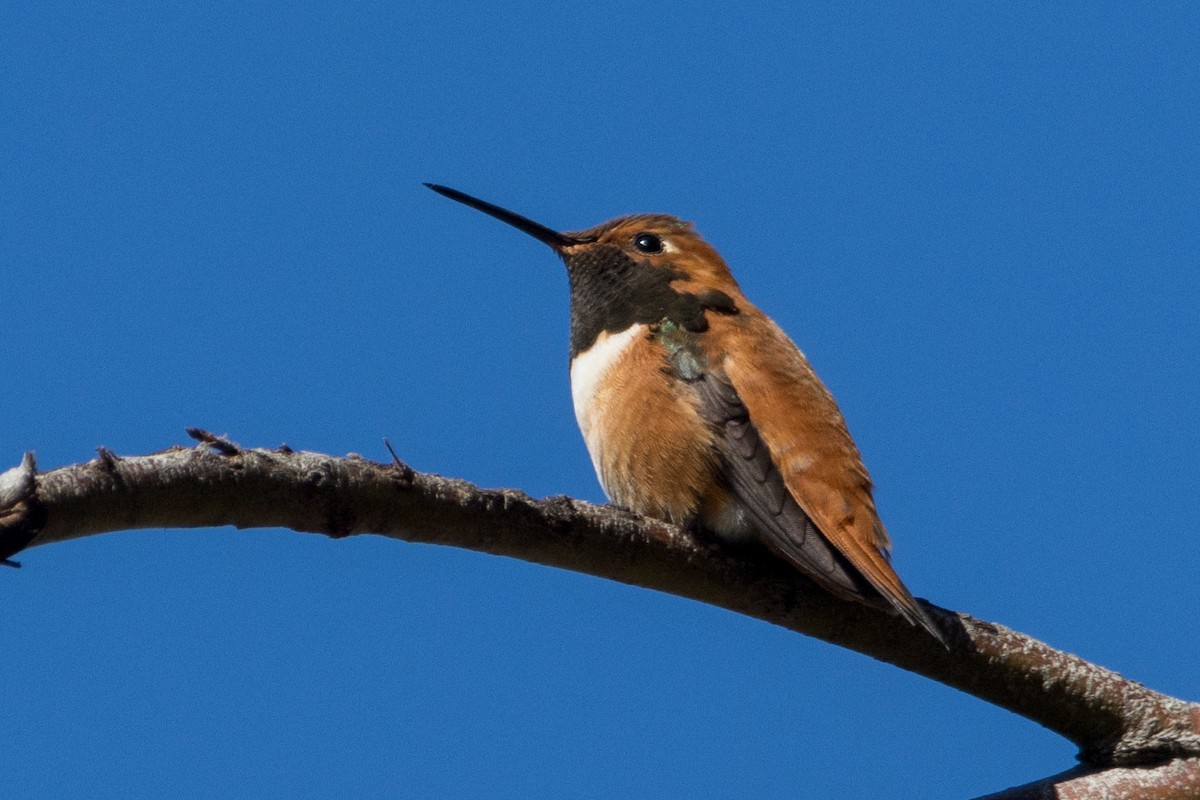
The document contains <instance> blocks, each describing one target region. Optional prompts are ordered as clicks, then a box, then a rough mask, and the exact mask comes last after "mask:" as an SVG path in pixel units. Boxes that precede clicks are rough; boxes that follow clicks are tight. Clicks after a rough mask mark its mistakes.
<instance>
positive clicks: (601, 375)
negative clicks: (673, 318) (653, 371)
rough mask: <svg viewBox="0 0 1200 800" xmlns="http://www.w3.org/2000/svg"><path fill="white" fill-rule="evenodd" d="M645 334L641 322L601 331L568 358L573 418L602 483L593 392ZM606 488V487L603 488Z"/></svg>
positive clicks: (644, 327)
mask: <svg viewBox="0 0 1200 800" xmlns="http://www.w3.org/2000/svg"><path fill="white" fill-rule="evenodd" d="M645 333H646V326H645V325H640V324H639V325H632V326H630V327H628V328H626V329H625V330H623V331H621V332H620V333H615V334H610V333H606V332H605V333H601V334H600V337H599V338H598V339H596V343H595V344H593V345H592V346H591V347H590V348H589V349H588V351H587V352H586V353H580V354H579V355H577V356H575V358H574V359H573V360H572V361H571V399H572V400H573V401H574V403H575V421H576V422H578V423H579V430H580V431H581V432H582V433H583V440H584V441H585V442H586V443H587V449H588V453H589V454H590V455H591V457H592V466H594V467H595V468H596V476H597V477H598V478H599V479H600V484H601V485H602V486H603V485H604V476H603V475H602V474H601V472H600V451H601V449H602V442H601V440H600V437H601V432H600V429H599V426H597V425H594V424H593V422H594V418H595V409H596V395H597V393H598V392H599V390H600V387H601V386H603V385H604V379H605V376H606V375H608V373H609V371H610V370H611V369H612V368H613V367H614V366H616V365H617V363H618V362H620V360H621V359H622V358H623V357H624V356H625V353H626V352H627V351H628V350H629V348H630V346H631V345H632V344H633V343H634V342H636V341H637V340H638V338H639V337H641V336H644V335H645ZM605 491H607V487H606V488H605Z"/></svg>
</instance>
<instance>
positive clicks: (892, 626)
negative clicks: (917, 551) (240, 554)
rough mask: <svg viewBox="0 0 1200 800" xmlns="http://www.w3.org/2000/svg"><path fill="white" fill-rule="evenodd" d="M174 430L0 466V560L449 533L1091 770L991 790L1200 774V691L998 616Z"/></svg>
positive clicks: (698, 541) (625, 522) (597, 515)
mask: <svg viewBox="0 0 1200 800" xmlns="http://www.w3.org/2000/svg"><path fill="white" fill-rule="evenodd" d="M189 433H190V434H191V435H192V436H193V438H196V439H198V440H199V441H200V442H201V443H202V444H201V446H198V447H195V448H182V447H175V448H171V449H168V450H165V451H163V452H160V453H156V454H153V455H148V456H136V457H129V458H119V457H117V456H115V455H114V454H112V453H111V452H109V451H107V450H103V449H101V450H100V451H99V453H100V455H99V457H98V458H96V459H94V460H92V461H89V462H87V463H85V464H77V465H73V466H68V467H62V468H60V469H55V470H51V471H49V472H44V473H39V472H37V470H36V465H35V463H34V460H33V457H32V455H26V457H25V459H24V460H23V461H22V463H21V465H20V466H19V467H16V468H14V469H11V470H9V471H7V472H5V473H2V474H0V558H6V557H8V556H11V555H13V554H15V553H17V552H19V551H20V550H22V549H25V548H26V547H35V546H40V545H44V544H50V543H52V542H61V541H66V540H68V539H74V538H78V537H82V536H89V535H93V534H98V533H105V532H110V531H118V530H127V529H135V528H195V527H214V526H221V525H234V526H236V527H238V528H258V527H283V528H290V529H292V530H295V531H300V532H309V533H322V534H326V535H328V536H333V537H335V538H340V537H344V536H352V535H357V534H364V533H373V534H379V535H383V536H388V537H391V538H395V539H402V540H405V541H410V542H426V543H431V544H443V545H451V546H455V547H463V548H467V549H470V550H478V551H481V552H485V553H493V554H496V555H505V556H510V557H513V558H519V559H523V560H525V561H532V562H536V563H539V564H547V565H550V566H555V567H561V568H563V569H570V570H574V571H576V572H583V573H587V574H590V575H597V576H600V577H605V578H610V579H612V580H616V581H620V582H622V583H627V584H632V585H635V586H643V587H647V588H651V589H657V590H659V591H663V592H668V593H671V594H675V595H679V596H682V597H688V598H691V599H694V600H699V601H702V602H705V603H711V604H712V605H716V606H720V607H722V608H727V609H730V610H732V611H736V612H739V613H742V614H746V615H748V616H751V617H756V618H758V619H762V620H766V621H768V622H772V623H775V624H777V625H781V626H783V627H785V628H789V629H791V630H794V631H797V632H799V633H803V634H806V635H808V636H814V637H816V638H819V639H823V640H825V641H827V642H832V643H834V644H838V645H841V646H843V647H847V648H850V649H852V650H856V651H858V652H860V653H864V654H866V655H869V656H871V657H873V658H876V659H879V660H881V661H886V662H888V663H891V664H895V665H896V666H899V667H902V668H904V669H907V670H910V671H912V672H915V673H917V674H920V675H924V676H926V677H928V678H931V679H933V680H936V681H939V682H941V683H944V684H946V685H947V686H952V687H954V688H956V689H960V690H962V691H964V692H967V693H969V694H972V695H975V696H976V697H979V698H981V699H983V700H986V701H988V702H990V703H993V704H995V705H998V706H1000V707H1002V708H1006V709H1008V710H1010V711H1013V712H1015V713H1017V714H1020V715H1022V716H1024V717H1027V718H1028V719H1031V720H1033V721H1034V722H1037V723H1039V724H1040V725H1043V726H1045V727H1046V728H1049V729H1050V730H1052V731H1055V732H1056V733H1059V734H1061V735H1062V736H1065V737H1066V738H1068V739H1070V740H1071V741H1072V742H1074V743H1075V744H1076V745H1077V746H1078V747H1079V759H1080V761H1081V762H1082V763H1083V764H1084V765H1085V766H1086V768H1087V769H1089V770H1091V772H1088V773H1082V772H1075V773H1067V774H1064V775H1060V776H1055V777H1054V778H1049V779H1047V781H1043V782H1039V783H1037V784H1030V786H1029V787H1021V788H1019V789H1012V790H1008V792H1003V793H1001V794H998V795H993V796H992V797H993V798H1004V799H1005V800H1014V799H1015V798H1032V797H1042V796H1046V797H1049V796H1053V795H1048V794H1045V792H1046V791H1052V790H1047V789H1046V788H1045V787H1047V786H1054V785H1059V783H1060V782H1061V785H1062V786H1066V787H1075V786H1078V787H1082V786H1084V784H1083V783H1080V782H1081V781H1085V782H1086V781H1093V782H1094V781H1098V780H1109V781H1116V780H1122V781H1124V780H1131V779H1133V778H1139V779H1146V778H1152V777H1155V776H1157V777H1160V778H1162V780H1163V781H1168V782H1171V783H1170V786H1176V785H1180V786H1182V785H1184V784H1186V786H1188V787H1192V788H1191V789H1189V790H1188V791H1193V792H1194V789H1195V787H1196V786H1197V785H1198V784H1197V782H1198V781H1200V706H1197V705H1195V704H1191V703H1187V702H1184V701H1183V700H1179V699H1176V698H1172V697H1168V696H1165V695H1162V694H1159V693H1157V692H1153V691H1150V690H1149V689H1147V688H1145V687H1144V686H1142V685H1140V684H1138V683H1135V682H1133V681H1130V680H1128V679H1126V678H1123V677H1122V676H1120V675H1118V674H1117V673H1115V672H1111V671H1109V670H1106V669H1103V668H1101V667H1098V666H1096V665H1094V664H1090V663H1088V662H1086V661H1083V660H1082V659H1080V658H1078V657H1076V656H1073V655H1070V654H1069V653H1064V652H1061V651H1058V650H1055V649H1053V648H1051V647H1049V646H1047V645H1045V644H1043V643H1041V642H1039V641H1036V640H1034V639H1032V638H1030V637H1028V636H1025V635H1023V634H1021V633H1017V632H1016V631H1013V630H1010V629H1008V628H1005V627H1003V626H1001V625H996V624H994V623H989V622H985V621H983V620H978V619H975V618H973V617H970V616H968V615H966V614H961V613H955V612H951V611H947V610H945V609H941V608H938V607H937V606H933V605H930V604H926V607H927V608H928V609H929V610H930V613H931V615H932V616H933V617H934V619H935V621H937V623H938V625H939V627H940V628H941V629H942V631H943V632H944V633H945V634H946V638H947V639H948V641H949V642H950V647H949V649H948V650H947V649H943V648H942V647H941V646H940V645H939V644H938V643H937V642H936V641H934V640H933V639H932V638H931V637H929V636H926V635H922V634H921V633H920V632H919V631H917V630H916V629H914V628H912V627H911V626H909V625H907V624H906V623H905V622H904V621H902V620H900V619H899V618H897V617H893V616H890V615H888V614H887V613H885V612H882V611H878V610H876V609H872V608H868V607H866V606H862V605H859V604H856V603H850V602H843V601H840V600H837V599H836V598H833V597H832V596H830V595H828V594H827V593H825V592H822V591H820V590H819V589H816V588H815V587H813V586H812V585H811V584H810V583H808V582H807V581H806V580H804V579H803V578H801V577H799V576H798V575H797V574H796V573H795V572H794V571H792V570H791V569H789V568H787V567H786V566H785V565H783V564H782V563H781V562H779V561H777V560H776V559H774V558H772V557H770V556H769V555H768V554H766V553H760V552H757V551H746V550H732V549H730V548H729V547H727V546H722V545H721V544H720V543H719V542H715V541H708V540H705V539H702V538H699V537H697V536H696V535H693V534H692V533H689V532H686V531H682V530H679V529H678V528H675V527H673V526H670V525H668V524H666V523H663V522H660V521H657V520H650V519H646V518H643V517H639V516H636V515H633V514H630V513H627V512H624V511H621V510H619V509H616V508H613V507H611V506H595V505H591V504H588V503H583V502H580V501H577V500H572V499H570V498H567V497H554V498H549V499H546V500H541V501H537V500H533V499H531V498H530V497H528V496H527V495H525V494H523V493H521V492H517V491H513V490H485V489H480V488H478V487H475V486H472V485H471V484H469V483H466V482H464V481H460V480H453V479H448V478H442V477H439V476H435V475H426V474H421V473H417V472H414V471H413V470H412V469H410V468H409V467H407V466H405V465H404V464H402V463H401V462H400V461H399V460H398V459H397V460H395V462H394V463H393V464H391V465H382V464H376V463H373V462H370V461H366V460H364V459H362V458H360V457H358V456H348V457H346V458H336V457H333V456H328V455H322V454H319V453H306V452H295V451H292V450H291V449H290V448H287V447H282V448H279V449H277V450H263V449H253V450H251V449H242V448H241V447H239V446H237V445H236V444H234V443H233V442H230V441H228V440H227V439H224V438H221V437H217V436H213V435H212V434H209V433H206V432H204V431H198V430H194V429H193V430H189ZM1114 767H1120V768H1130V767H1142V769H1120V770H1114V769H1112V768H1114ZM1147 767H1153V768H1154V769H1147ZM1096 770H1104V772H1096ZM1130 776H1133V778H1130ZM1181 776H1182V777H1181ZM1180 781H1182V783H1180ZM1048 782H1055V783H1053V784H1052V783H1048ZM1089 785H1090V784H1089ZM1161 785H1162V786H1168V783H1161ZM1143 788H1144V786H1143ZM1072 791H1075V790H1074V789H1072ZM1139 791H1141V790H1139ZM1014 792H1018V793H1015V794H1014ZM1019 792H1024V793H1019ZM1038 792H1042V793H1041V794H1038ZM1059 796H1062V797H1081V798H1082V797H1089V796H1093V795H1089V794H1060V795H1059ZM1096 796H1098V795H1096ZM1139 796H1142V797H1162V798H1171V797H1190V796H1194V794H1179V793H1175V794H1170V793H1168V794H1150V793H1147V792H1146V791H1142V793H1141V794H1139Z"/></svg>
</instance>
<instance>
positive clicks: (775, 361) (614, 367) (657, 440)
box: [425, 183, 945, 643]
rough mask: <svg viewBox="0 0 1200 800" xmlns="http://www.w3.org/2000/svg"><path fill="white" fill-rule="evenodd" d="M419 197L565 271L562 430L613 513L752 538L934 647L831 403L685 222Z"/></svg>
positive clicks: (443, 190) (449, 192)
mask: <svg viewBox="0 0 1200 800" xmlns="http://www.w3.org/2000/svg"><path fill="white" fill-rule="evenodd" d="M425 185H426V186H428V187H429V188H430V189H433V190H434V191H435V192H437V193H438V194H441V195H444V196H446V197H449V198H450V199H451V200H456V201H458V202H460V203H463V204H465V205H468V206H470V207H471V208H474V209H477V210H479V211H482V212H484V213H485V214H490V215H491V216H493V217H496V218H497V219H499V220H501V221H503V222H507V223H508V224H509V225H512V226H513V227H515V228H517V229H518V230H521V231H524V232H525V233H527V234H529V235H530V236H532V237H534V238H535V239H537V240H539V241H541V242H543V243H545V244H547V245H549V246H550V248H551V249H552V250H554V251H555V252H556V253H558V255H559V256H560V257H561V258H562V260H563V261H564V262H565V263H566V267H567V275H568V277H569V279H570V286H571V341H570V349H571V395H572V398H573V400H574V404H575V418H576V420H577V421H578V422H579V428H580V430H581V431H582V432H583V438H584V440H585V441H586V442H587V449H588V452H589V453H590V454H591V457H592V463H593V465H594V466H595V468H596V474H597V476H598V477H599V478H600V484H601V485H602V486H603V487H604V491H605V493H606V494H607V495H608V496H609V498H610V499H611V500H612V501H613V502H615V503H617V504H618V505H621V506H624V507H626V508H629V509H631V510H633V511H636V512H638V513H640V514H644V515H646V516H650V517H656V518H658V519H664V520H667V521H669V522H672V523H674V524H676V525H680V526H684V527H686V526H697V527H699V528H700V529H702V530H704V531H707V532H709V533H711V534H715V535H716V536H718V537H721V538H724V539H729V540H745V539H748V538H757V539H759V540H761V541H762V542H764V543H765V544H766V545H767V546H768V547H769V548H770V549H771V550H773V551H774V552H775V553H777V554H778V555H779V556H781V557H783V558H784V559H785V560H787V561H788V562H790V563H791V564H792V565H793V566H794V567H795V568H796V569H797V570H799V571H800V572H801V573H802V574H804V575H806V576H807V577H808V578H810V579H812V580H813V581H815V582H816V583H817V584H819V585H820V586H822V587H824V588H825V589H827V590H828V591H830V592H832V593H833V594H835V595H837V596H839V597H842V598H846V599H850V600H855V601H858V602H862V603H866V604H869V605H873V606H885V607H886V606H890V607H891V608H894V609H895V611H896V612H898V613H899V614H900V615H902V616H903V617H904V618H905V619H907V620H908V621H909V622H911V623H913V624H914V625H919V626H921V627H922V628H924V629H925V630H927V631H929V633H930V634H932V635H933V636H934V637H936V638H937V639H938V640H939V641H941V642H943V643H945V639H944V637H943V635H942V633H941V632H940V631H939V630H938V628H937V625H936V624H934V622H933V620H932V619H931V618H930V616H929V614H928V613H927V612H926V611H925V609H923V608H922V607H921V606H920V605H919V604H918V603H917V601H916V600H915V599H914V598H913V596H912V594H911V593H910V592H909V591H908V589H907V588H905V586H904V584H903V583H902V582H901V581H900V578H899V576H898V575H897V574H896V572H895V570H894V569H892V566H891V563H890V562H889V559H888V551H889V549H890V546H891V544H890V541H889V539H888V535H887V532H886V531H885V530H884V527H883V523H882V522H881V521H880V519H879V514H878V513H877V512H876V510H875V501H874V499H873V498H872V495H871V489H872V484H871V479H870V476H869V475H868V474H867V469H866V467H865V466H863V461H862V456H861V455H859V452H858V448H857V447H856V446H855V444H854V440H853V439H851V438H850V433H849V431H848V430H847V429H846V422H845V420H844V419H843V418H842V414H841V411H840V410H839V409H838V407H837V403H835V402H834V399H833V396H832V395H831V394H830V393H829V390H828V389H826V388H825V385H824V384H822V383H821V381H820V379H819V378H818V377H817V375H816V373H815V372H813V369H812V367H810V366H809V364H808V360H807V359H806V358H805V357H804V354H803V353H801V352H800V349H799V348H797V347H796V345H795V344H793V343H792V341H791V339H789V338H788V337H787V335H786V334H785V333H784V332H783V330H781V329H780V328H779V326H778V325H776V324H775V323H774V322H773V321H772V320H771V319H770V317H768V316H767V315H766V314H764V313H763V312H762V311H760V310H759V309H758V308H756V307H755V306H754V305H752V304H751V303H750V301H749V300H747V299H746V297H745V295H743V294H742V291H741V289H740V288H739V287H738V284H737V281H735V280H734V278H733V275H732V274H730V272H729V268H728V267H727V266H726V265H725V262H724V260H723V259H722V258H721V256H720V255H719V254H718V253H717V251H716V250H715V249H713V247H712V246H711V245H709V244H708V243H707V242H705V241H704V240H703V239H702V238H700V236H699V235H698V234H697V233H696V232H695V230H694V229H693V227H692V225H691V224H690V223H688V222H684V221H682V220H680V219H677V218H675V217H672V216H667V215H665V214H635V215H632V216H625V217H617V218H616V219H614V220H611V221H609V222H605V223H603V224H601V225H597V226H596V227H594V228H589V229H588V230H583V231H577V232H568V233H559V232H558V231H555V230H552V229H550V228H547V227H546V226H544V225H541V224H539V223H537V222H534V221H533V220H530V219H528V218H526V217H523V216H521V215H519V214H516V213H514V212H512V211H508V210H507V209H503V208H500V207H499V206H495V205H492V204H491V203H487V202H484V201H483V200H479V199H478V198H475V197H472V196H470V195H468V194H464V193H463V192H460V191H457V190H455V189H450V188H448V187H446V186H439V185H436V184H431V183H427V184H425ZM882 601H886V603H884V602H882Z"/></svg>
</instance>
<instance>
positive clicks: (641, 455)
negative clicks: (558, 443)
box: [571, 324, 716, 524]
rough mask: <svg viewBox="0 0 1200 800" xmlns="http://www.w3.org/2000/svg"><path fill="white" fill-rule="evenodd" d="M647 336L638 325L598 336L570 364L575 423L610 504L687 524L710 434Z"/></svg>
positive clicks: (703, 487)
mask: <svg viewBox="0 0 1200 800" xmlns="http://www.w3.org/2000/svg"><path fill="white" fill-rule="evenodd" d="M648 333H649V331H648V329H647V326H646V325H641V324H639V325H633V326H631V327H629V328H627V329H626V330H624V331H622V332H620V333H616V334H607V333H605V334H601V336H600V338H599V339H598V340H597V341H596V343H595V344H594V345H593V346H592V347H591V348H589V349H588V350H587V351H586V352H583V353H580V354H579V355H577V356H576V357H575V358H574V359H573V360H572V362H571V396H572V399H573V401H574V404H575V419H576V421H577V422H578V423H579V429H580V431H581V432H582V433H583V438H584V441H585V443H586V444H587V448H588V453H589V454H590V455H591V458H592V464H593V466H594V467H595V468H596V476H597V477H598V478H599V479H600V485H601V486H603V487H604V491H605V493H606V494H607V495H608V496H609V498H610V499H611V500H613V502H615V503H617V504H619V505H622V506H625V507H626V508H629V509H632V510H634V511H637V512H639V513H641V514H646V515H648V516H652V517H658V518H660V519H666V520H669V521H671V522H674V523H677V524H687V523H690V522H691V521H692V520H693V519H694V518H695V516H696V514H697V511H698V510H699V505H700V501H701V498H702V497H703V496H704V495H706V494H707V493H709V491H710V489H711V487H712V484H713V481H714V480H715V476H716V453H715V450H714V447H713V441H712V435H713V434H712V431H711V430H710V428H709V425H708V423H706V422H705V421H704V419H703V418H701V417H700V415H699V413H698V412H697V410H696V405H695V394H694V391H693V390H692V389H691V388H690V387H689V386H688V385H687V384H686V383H684V382H683V381H680V380H678V379H675V378H672V377H671V376H670V375H669V374H668V370H667V366H668V365H667V362H666V356H665V353H664V351H663V349H662V347H661V345H659V344H658V343H657V342H655V341H653V339H652V338H651V337H650V336H649V335H648Z"/></svg>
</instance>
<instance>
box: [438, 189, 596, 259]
mask: <svg viewBox="0 0 1200 800" xmlns="http://www.w3.org/2000/svg"><path fill="white" fill-rule="evenodd" d="M425 185H426V186H428V187H429V188H430V189H433V190H434V191H435V192H437V193H438V194H440V195H442V196H443V197H449V198H450V199H451V200H457V201H458V202H460V203H462V204H463V205H465V206H470V207H471V208H474V209H475V210H477V211H482V212H483V213H485V214H487V215H488V216H492V217H495V218H496V219H498V220H500V221H501V222H507V223H508V224H509V225H512V226H513V227H514V228H516V229H517V230H519V231H524V232H525V233H528V234H529V235H530V236H532V237H533V238H535V239H537V240H538V241H539V242H544V243H545V244H548V245H550V247H552V248H554V249H555V250H556V251H558V252H560V253H561V252H562V251H563V249H564V248H567V247H570V246H571V245H576V244H587V243H589V242H592V241H595V240H594V239H590V238H585V239H577V238H575V237H574V236H567V235H566V234H565V233H559V232H558V231H556V230H552V229H551V228H547V227H546V226H545V225H542V224H541V223H540V222H534V221H533V220H531V219H529V218H528V217H522V216H521V215H520V214H517V213H514V212H512V211H509V210H508V209H507V208H501V207H500V206H494V205H492V204H491V203H488V202H485V201H483V200H480V199H479V198H478V197H471V195H469V194H465V193H463V192H460V191H458V190H457V189H451V188H450V187H449V186H441V185H439V184H436V183H427V184H425Z"/></svg>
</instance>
